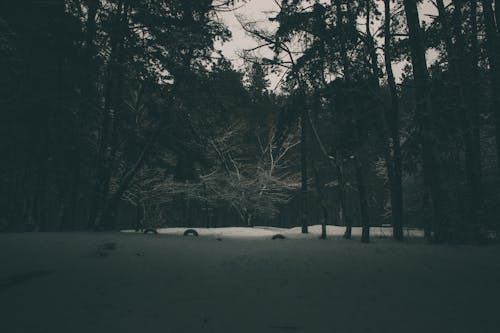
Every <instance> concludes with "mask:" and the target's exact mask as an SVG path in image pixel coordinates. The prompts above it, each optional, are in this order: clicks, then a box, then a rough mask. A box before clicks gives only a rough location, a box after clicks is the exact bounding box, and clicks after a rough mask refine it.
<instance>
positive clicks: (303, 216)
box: [300, 91, 308, 234]
mask: <svg viewBox="0 0 500 333" xmlns="http://www.w3.org/2000/svg"><path fill="white" fill-rule="evenodd" d="M304 97H305V96H304V95H303V92H302V91H301V98H302V99H303V98H304ZM303 101H304V99H303ZM301 112H302V114H301V117H300V126H301V134H300V137H301V142H300V165H301V178H302V186H301V191H300V192H301V212H300V222H301V226H302V233H303V234H307V233H308V205H307V199H308V198H307V118H308V113H307V103H304V104H303V105H302V110H301Z"/></svg>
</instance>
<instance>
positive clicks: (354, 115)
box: [336, 1, 370, 243]
mask: <svg viewBox="0 0 500 333" xmlns="http://www.w3.org/2000/svg"><path fill="white" fill-rule="evenodd" d="M336 9H337V20H338V21H337V24H338V26H339V27H340V29H341V32H340V34H341V41H340V52H341V59H342V67H343V70H344V89H345V91H346V94H347V103H348V116H349V117H351V119H352V123H353V124H354V127H355V128H354V131H355V136H356V143H357V145H358V147H357V148H358V156H357V166H356V183H357V187H358V196H359V204H360V210H361V223H362V227H363V233H362V237H361V241H362V242H364V243H368V242H369V241H370V222H369V215H368V201H367V200H366V184H365V181H366V180H365V177H364V174H363V163H362V162H361V159H362V158H364V152H363V142H362V139H361V136H362V133H361V120H360V119H358V118H359V117H360V112H359V110H358V109H357V107H356V103H355V102H354V96H353V94H352V91H351V89H352V87H351V84H352V82H351V66H350V59H349V57H348V54H347V40H346V38H345V29H344V26H345V23H344V19H343V18H344V14H343V11H342V6H341V2H340V1H336ZM347 11H348V13H347V15H350V7H349V3H347ZM347 17H348V18H349V16H347ZM346 229H347V230H346V234H347V233H349V234H350V233H351V225H348V226H347V228H346ZM346 238H348V237H346Z"/></svg>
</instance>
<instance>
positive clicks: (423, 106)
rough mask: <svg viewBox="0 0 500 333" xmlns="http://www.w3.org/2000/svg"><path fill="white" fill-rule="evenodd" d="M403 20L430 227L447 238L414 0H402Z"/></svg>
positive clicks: (430, 106) (440, 179) (442, 237)
mask: <svg viewBox="0 0 500 333" xmlns="http://www.w3.org/2000/svg"><path fill="white" fill-rule="evenodd" d="M404 7H405V13H406V20H407V23H408V30H409V37H410V52H411V61H412V67H413V77H414V80H415V100H416V111H417V117H418V120H419V125H420V138H421V145H422V155H423V156H422V159H423V173H424V186H425V187H426V188H427V189H428V191H429V193H430V195H431V197H430V199H431V201H432V203H431V204H432V211H433V214H432V215H433V216H432V220H433V223H432V224H433V228H434V231H435V236H436V240H437V241H444V240H446V238H447V234H448V230H447V227H446V226H445V214H444V209H445V205H446V199H445V191H444V190H443V183H442V176H441V172H442V170H441V160H440V157H439V153H438V149H437V145H438V142H437V139H436V136H435V131H434V128H433V127H434V122H433V114H432V105H431V101H430V92H429V72H428V70H427V62H426V59H425V51H426V50H425V45H424V42H423V37H422V31H421V28H420V22H419V17H418V9H417V1H416V0H404Z"/></svg>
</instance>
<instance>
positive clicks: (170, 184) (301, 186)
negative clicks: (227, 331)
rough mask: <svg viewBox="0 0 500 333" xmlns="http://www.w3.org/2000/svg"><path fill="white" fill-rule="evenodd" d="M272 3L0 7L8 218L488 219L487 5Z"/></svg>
mask: <svg viewBox="0 0 500 333" xmlns="http://www.w3.org/2000/svg"><path fill="white" fill-rule="evenodd" d="M235 2H236V3H235ZM277 3H279V8H278V12H277V13H275V14H273V15H272V17H271V18H270V23H269V30H266V29H264V28H262V27H259V26H256V25H255V24H252V23H249V22H244V21H245V20H244V19H243V18H240V20H241V25H242V27H243V28H244V29H245V30H246V31H247V33H248V34H249V35H251V36H253V38H255V40H257V41H258V42H259V46H258V47H257V48H255V49H252V50H246V51H245V52H242V55H241V56H242V60H243V61H244V64H245V66H244V67H245V70H243V71H241V70H237V69H235V68H234V66H233V65H232V63H231V62H230V61H229V60H228V59H226V58H225V57H224V55H223V54H222V53H221V52H220V51H217V50H216V45H218V44H220V43H223V42H224V41H227V40H229V39H230V38H231V32H230V30H229V29H228V27H226V26H224V25H223V24H222V23H221V20H220V16H221V15H222V13H224V12H226V11H229V10H232V9H233V8H234V6H238V5H241V4H242V1H240V2H238V1H226V0H140V1H138V0H51V1H34V0H33V1H32V0H18V1H1V2H0V69H1V72H0V108H1V120H0V124H1V125H0V126H1V128H0V135H1V141H0V142H1V146H0V149H1V152H0V154H1V155H0V156H2V157H3V160H2V164H1V174H0V202H1V208H2V209H1V210H0V228H1V229H2V230H6V231H31V230H38V231H58V230H81V229H95V230H101V229H116V228H121V227H129V228H130V227H137V228H142V227H144V226H155V227H156V226H162V225H169V226H172V225H186V226H188V225H191V226H194V225H198V226H220V225H248V226H253V225H254V224H272V225H279V226H292V225H300V226H301V227H302V231H303V232H307V229H308V226H309V225H311V224H322V225H323V227H324V226H326V224H337V225H344V226H346V233H345V237H346V238H350V237H351V227H352V226H355V225H356V226H358V225H359V226H362V227H363V236H362V240H363V241H365V242H368V241H369V237H370V235H369V230H370V225H372V226H373V225H381V224H392V227H393V230H394V237H395V238H396V239H398V240H401V239H403V237H404V232H403V227H405V226H412V227H423V228H424V230H425V233H426V236H427V237H428V238H429V239H432V240H435V241H438V242H442V241H460V242H464V241H481V240H483V239H484V238H485V237H486V235H487V231H488V230H496V229H498V227H499V225H498V222H497V221H498V218H497V217H498V215H499V214H500V201H499V200H500V193H499V191H498V188H499V184H500V178H499V177H500V72H499V71H500V27H499V25H500V22H498V20H499V19H500V18H499V17H500V10H498V11H497V10H496V9H497V8H496V7H497V6H498V2H497V1H492V0H482V1H475V0H452V1H439V0H438V1H435V2H431V1H423V3H421V2H418V1H415V0H404V1H403V0H397V1H391V0H384V1H373V0H355V1H345V0H330V1H307V0H282V1H278V2H277ZM429 8H430V9H431V10H432V13H433V15H427V16H424V15H422V11H429ZM419 11H420V13H419ZM434 14H435V15H434ZM424 18H425V20H424ZM497 23H498V24H497ZM256 49H265V50H267V51H266V52H267V54H269V56H268V57H264V58H262V57H256V56H254V52H253V51H255V50H256ZM428 51H429V52H428ZM266 52H264V53H266ZM401 68H402V70H401ZM274 77H277V78H278V80H279V82H278V83H277V85H278V86H279V87H280V89H277V90H276V91H275V90H274V89H271V88H274V86H275V85H276V84H275V82H272V85H271V83H270V82H271V81H275V80H270V78H274ZM323 231H324V233H323V237H326V228H323Z"/></svg>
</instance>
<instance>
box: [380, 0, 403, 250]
mask: <svg viewBox="0 0 500 333" xmlns="http://www.w3.org/2000/svg"><path fill="white" fill-rule="evenodd" d="M384 12H385V21H384V39H385V40H384V64H385V71H386V73H387V82H388V85H389V92H390V94H391V108H390V111H389V112H388V115H387V116H386V118H387V120H388V123H389V130H390V134H391V140H392V180H391V179H390V181H391V210H392V227H393V237H394V238H395V239H396V240H402V239H403V168H402V159H401V140H400V136H399V101H398V100H399V97H398V91H397V87H396V80H395V79H394V72H393V70H392V54H391V48H392V43H391V2H390V0H384Z"/></svg>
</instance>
